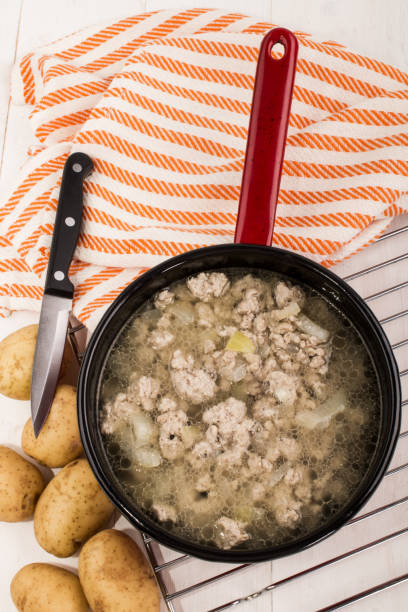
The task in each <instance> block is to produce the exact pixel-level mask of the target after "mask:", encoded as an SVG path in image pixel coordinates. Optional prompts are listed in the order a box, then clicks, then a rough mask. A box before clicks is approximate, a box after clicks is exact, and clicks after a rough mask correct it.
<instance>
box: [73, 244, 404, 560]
mask: <svg viewBox="0 0 408 612" xmlns="http://www.w3.org/2000/svg"><path fill="white" fill-rule="evenodd" d="M237 250H241V251H242V252H243V253H245V252H247V253H248V254H249V253H254V252H257V251H259V252H260V254H262V255H264V256H268V257H273V255H274V254H277V253H278V254H279V255H281V256H284V257H285V258H286V259H287V260H288V261H292V262H293V264H294V265H295V266H296V267H299V266H300V267H303V268H305V269H312V270H313V272H314V273H316V272H317V273H318V274H319V275H320V276H321V277H322V279H323V278H324V279H326V280H328V281H329V282H330V283H331V284H333V283H334V284H335V285H336V286H337V287H338V288H339V289H340V291H342V292H343V293H344V292H345V293H346V294H347V295H348V297H349V298H350V299H351V301H352V302H353V304H354V306H355V307H356V308H357V309H358V310H360V313H361V314H362V315H363V317H364V318H365V319H366V321H367V322H368V323H369V325H370V327H371V331H372V333H373V334H374V335H375V336H376V339H377V343H378V344H379V345H380V346H381V349H382V352H383V356H384V358H385V361H386V364H387V369H388V371H387V378H388V380H389V383H390V384H389V386H390V388H391V394H392V397H391V398H390V402H389V403H390V405H391V406H392V414H391V417H390V418H391V422H390V425H389V427H388V432H386V433H387V440H385V441H384V442H383V446H384V451H383V452H382V454H381V457H380V458H379V459H378V460H377V464H376V465H375V466H374V467H373V465H372V464H371V465H370V466H369V468H368V470H367V472H366V474H365V476H364V481H366V482H365V487H364V488H363V489H362V490H361V491H360V492H358V491H357V492H358V493H359V495H358V496H357V495H356V493H354V495H353V497H352V498H351V501H350V502H349V503H348V504H347V505H346V506H345V507H344V508H343V509H342V510H341V511H339V512H338V514H337V515H336V516H335V517H334V518H333V519H332V520H331V521H329V522H328V523H326V524H325V525H323V526H322V527H320V528H318V529H315V530H314V531H312V532H310V533H309V534H307V535H305V536H303V537H301V538H299V539H296V540H294V541H293V542H287V543H284V544H281V545H278V546H273V547H268V548H263V549H254V550H222V549H216V548H214V547H209V546H208V547H207V546H205V545H201V544H197V543H194V542H192V541H189V540H185V539H183V538H181V537H179V536H176V535H174V534H172V533H171V532H169V531H168V530H166V529H165V528H164V527H162V526H160V525H159V523H156V522H154V521H153V520H151V519H150V518H149V517H147V516H145V515H144V514H143V513H142V512H139V510H137V509H136V508H135V507H134V508H130V507H129V506H130V504H128V503H126V496H125V495H124V494H123V492H122V491H121V490H120V488H119V487H117V486H116V485H115V484H114V482H113V481H112V479H111V478H110V477H109V476H108V475H107V474H106V473H105V471H104V470H103V468H102V467H101V463H102V462H101V460H100V457H99V456H98V452H97V450H96V449H95V448H94V446H93V444H92V436H91V429H90V427H91V423H90V422H89V420H90V419H89V418H88V416H89V415H88V412H87V410H86V405H87V398H86V390H87V381H88V379H89V376H90V374H91V369H92V363H93V361H94V356H95V353H96V351H97V350H98V344H99V342H100V341H101V339H102V337H103V333H104V331H105V330H106V328H107V327H108V326H109V324H110V321H111V320H112V319H113V318H114V317H115V316H116V314H117V312H118V311H119V310H120V309H121V308H122V307H123V305H124V304H125V303H126V302H127V300H128V299H129V298H130V296H131V295H132V294H133V293H134V292H135V291H137V290H138V288H140V287H142V286H146V285H148V284H149V283H150V284H151V282H152V281H153V280H154V279H156V278H157V277H158V275H160V276H162V275H165V273H166V271H169V270H170V269H173V268H175V267H179V266H181V265H183V263H185V262H187V263H190V262H191V261H194V260H203V261H205V259H206V258H207V257H208V256H210V255H222V254H226V253H227V252H234V251H237ZM225 267H228V266H225ZM230 267H233V266H230ZM248 267H250V266H248ZM204 269H205V266H204V267H203V268H202V269H200V271H203V270H204ZM207 269H208V270H211V269H215V268H214V267H211V266H208V268H207ZM259 269H262V267H261V266H260V267H259ZM189 274H191V272H189ZM189 274H186V276H188V275H189ZM156 291H157V289H154V290H152V291H151V294H150V295H153V294H154V293H155V292H156ZM337 307H338V308H340V309H341V306H337ZM345 314H346V313H345ZM122 328H123V325H122ZM356 329H358V327H357V328H356ZM360 333H361V332H360ZM110 346H111V345H110ZM109 348H110V347H109ZM366 348H367V347H366ZM367 350H368V348H367ZM370 354H371V353H370ZM371 357H372V359H373V357H374V355H372V354H371ZM99 374H100V372H99ZM378 384H379V385H380V381H378ZM380 388H381V387H380ZM77 401H78V422H79V429H80V434H81V440H82V444H83V447H84V450H85V454H86V456H87V458H88V461H89V463H90V465H91V468H92V470H93V472H94V475H95V477H96V479H97V480H98V482H99V484H100V485H101V487H102V489H103V490H104V492H105V493H106V495H107V496H108V497H109V498H110V500H111V501H112V502H113V503H114V505H115V506H116V507H117V508H118V509H119V511H120V512H121V514H123V515H124V516H125V518H126V519H127V520H128V521H129V522H130V523H131V524H132V525H133V526H135V527H136V528H138V529H140V530H141V531H143V532H145V533H147V534H148V535H149V536H151V537H152V538H154V539H155V540H156V541H158V542H160V543H161V544H163V545H165V546H167V547H169V548H172V549H175V550H177V551H179V552H181V553H184V554H188V555H192V556H194V557H198V558H201V559H205V560H207V561H218V562H231V563H253V562H260V561H267V560H272V559H275V558H278V557H282V556H286V555H289V554H293V553H296V552H300V551H302V550H305V549H306V548H309V547H310V546H312V545H314V544H317V543H318V542H320V541H321V540H323V539H325V538H326V537H328V536H330V535H332V534H333V533H334V532H336V531H337V530H338V529H339V528H340V527H342V526H344V525H345V524H346V523H347V522H348V520H350V519H351V518H352V517H353V516H354V515H355V514H356V513H357V512H358V511H359V510H360V509H361V508H362V506H363V505H364V504H365V503H366V501H367V500H368V499H369V497H371V495H372V494H373V493H374V491H375V489H376V488H377V486H378V485H379V483H380V481H381V480H382V478H383V476H384V474H385V471H386V469H387V467H388V465H389V463H390V461H391V458H392V455H393V453H394V450H395V446H396V443H397V440H398V433H399V428H400V419H401V385H400V377H399V371H398V366H397V363H396V360H395V357H394V354H393V351H392V348H391V346H390V343H389V341H388V338H387V336H386V334H385V332H384V330H383V329H382V327H381V325H380V323H379V321H378V320H377V318H376V317H375V315H374V313H373V312H372V310H371V309H370V308H369V306H368V305H367V304H366V302H365V301H364V300H363V298H361V297H360V296H359V295H358V293H357V292H356V291H355V290H354V289H353V288H352V287H350V286H349V285H348V284H347V283H346V282H345V281H344V280H343V279H341V278H340V277H339V276H337V275H336V274H335V273H334V272H332V271H330V270H328V269H326V268H324V267H323V266H321V265H320V264H318V263H316V262H314V261H312V260H310V259H307V258H306V257H304V256H303V255H299V254H297V253H292V252H291V251H286V250H284V249H280V248H278V247H272V246H271V247H270V246H263V245H249V244H222V245H215V246H210V247H203V248H200V249H195V250H192V251H188V252H186V253H183V254H181V255H177V256H175V257H172V258H170V259H167V260H166V261H164V262H162V263H160V264H158V265H156V266H154V267H153V268H151V269H150V270H148V271H147V272H145V273H144V274H142V275H141V276H139V277H138V278H137V279H135V280H134V281H133V282H131V283H130V284H129V285H128V286H127V287H126V288H125V289H124V290H123V291H122V292H121V293H120V294H119V295H118V296H117V298H116V299H115V300H114V301H113V302H112V304H111V305H110V306H109V307H108V309H107V311H106V312H105V313H104V315H103V316H102V319H101V320H100V322H99V323H98V325H97V327H96V329H95V331H94V332H93V334H92V336H91V338H90V341H89V343H88V346H87V348H86V351H85V354H84V358H83V361H82V364H81V368H80V373H79V380H78V389H77ZM383 435H384V432H383ZM98 436H99V439H100V440H101V434H100V431H99V430H98ZM100 447H101V448H100V449H99V450H101V449H102V450H103V446H102V444H100ZM371 472H372V474H371Z"/></svg>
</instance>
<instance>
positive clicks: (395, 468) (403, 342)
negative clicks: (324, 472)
mask: <svg viewBox="0 0 408 612" xmlns="http://www.w3.org/2000/svg"><path fill="white" fill-rule="evenodd" d="M406 232H408V225H406V226H404V227H401V228H398V229H396V230H394V231H391V232H389V233H387V234H385V235H383V236H382V237H381V238H380V239H379V240H377V242H376V244H377V245H378V244H379V243H381V242H383V241H390V240H392V239H394V238H396V237H398V236H401V234H404V235H407V234H406ZM407 236H408V235H407ZM405 260H408V252H407V253H402V254H398V255H396V256H395V257H392V258H390V259H387V260H385V261H379V262H377V263H374V264H373V265H372V266H369V267H366V268H364V269H361V270H359V271H357V272H354V273H352V274H348V275H345V276H343V278H344V279H345V280H346V281H347V282H349V283H351V284H353V283H355V281H357V282H358V281H359V280H362V279H364V278H365V277H367V275H369V274H377V275H378V274H380V275H381V279H384V273H387V276H388V277H389V276H390V274H389V272H390V270H391V269H392V267H393V266H396V265H398V264H400V263H401V262H405ZM356 288H357V289H358V287H356ZM405 288H408V281H403V282H400V283H396V284H394V285H393V286H391V287H386V288H384V289H382V290H380V291H377V292H376V293H373V294H371V295H368V296H366V297H365V299H366V301H367V302H369V303H370V305H371V306H372V307H373V304H375V303H376V301H377V300H381V298H384V297H386V296H390V294H394V295H395V297H397V296H398V294H399V293H400V292H402V291H403V290H404V289H405ZM393 301H394V302H395V301H396V300H393ZM401 301H402V300H401ZM405 303H407V302H405ZM374 310H375V309H374ZM407 315H408V308H407V309H405V308H403V309H402V310H400V311H397V312H392V313H391V314H387V316H383V317H381V318H380V319H379V320H380V323H381V324H382V325H383V326H386V325H388V324H390V323H393V322H395V321H398V320H401V319H402V318H403V317H406V316H407ZM406 322H408V317H407V320H406ZM399 327H406V325H405V323H404V325H401V324H400V321H399ZM80 331H83V326H82V325H81V324H79V325H78V324H75V323H74V324H71V326H70V329H69V338H70V341H71V345H72V348H73V350H74V353H75V355H76V357H77V359H78V361H80V359H81V356H82V351H83V346H84V345H83V337H82V346H80V343H79V342H78V332H80ZM400 331H401V330H400V329H399V330H398V332H399V335H398V339H397V340H396V341H395V342H393V343H392V347H393V349H394V351H395V354H396V356H397V359H398V356H399V354H400V352H401V349H402V348H403V347H406V346H408V329H407V331H406V332H405V334H404V335H405V336H406V337H403V338H401V337H400ZM400 376H401V383H402V385H403V387H404V380H406V382H407V383H408V378H407V379H405V377H406V376H408V368H406V369H400ZM407 388H408V387H407ZM403 397H404V394H403ZM407 404H408V399H403V402H402V406H403V407H404V406H406V405H407ZM403 415H404V413H403ZM404 421H406V424H404ZM405 428H406V429H405ZM404 440H407V442H408V420H406V419H405V415H404V416H403V425H402V432H401V433H400V436H399V441H398V446H397V452H396V457H397V464H396V465H394V464H395V461H393V463H392V465H391V468H390V469H389V470H388V472H387V473H386V475H385V477H384V480H383V483H382V484H381V485H380V488H379V489H385V488H386V486H387V481H389V480H390V479H392V478H393V477H394V476H395V475H399V474H401V473H402V472H404V471H405V470H407V468H408V444H407V449H406V450H407V452H406V453H405V457H403V453H400V452H398V449H399V448H400V447H402V446H403V444H404ZM394 460H395V456H394ZM406 493H407V495H402V496H399V495H397V497H396V498H391V499H389V497H390V496H388V497H387V496H386V498H385V499H384V501H383V502H382V503H380V504H378V503H374V505H373V504H372V503H369V504H368V505H367V506H366V508H365V509H363V511H362V513H360V514H359V515H358V516H356V517H355V518H353V519H352V520H351V521H349V522H348V523H347V525H345V526H344V527H343V528H342V530H341V533H345V530H347V529H349V528H350V527H351V526H354V525H357V528H358V530H359V532H362V531H363V526H364V525H365V524H367V522H368V521H369V520H370V519H372V518H374V519H375V520H376V521H377V523H379V522H381V518H382V517H383V516H386V515H387V513H388V512H389V511H392V510H393V509H402V508H404V510H406V511H407V512H408V489H407V491H406ZM380 497H381V496H380ZM383 497H384V496H383ZM391 497H392V496H391ZM375 498H376V499H377V496H376V495H375ZM404 525H408V523H404V524H403V526H400V527H399V528H398V529H392V531H391V532H389V533H385V534H383V533H380V534H378V533H377V534H376V537H374V538H369V540H368V541H367V542H364V543H362V544H361V545H358V546H356V545H352V546H351V547H348V546H347V550H345V551H343V552H339V553H338V554H329V555H328V558H324V557H323V560H321V561H320V562H317V563H310V564H308V565H306V567H303V568H302V567H300V569H298V570H297V571H293V572H287V574H286V575H284V576H283V577H281V578H279V579H277V580H273V581H271V582H269V583H267V582H266V583H265V582H264V584H265V586H262V587H261V588H257V589H256V590H254V591H253V592H251V593H249V594H244V595H239V596H237V597H236V598H235V599H230V598H227V601H223V602H221V603H219V604H218V605H217V606H216V607H213V606H212V607H211V605H210V607H209V608H206V612H223V611H224V610H228V609H230V608H233V607H236V606H239V605H240V604H242V603H244V602H251V601H254V600H256V599H258V598H259V597H261V596H263V595H265V594H267V593H271V592H272V591H274V592H275V591H277V590H278V589H280V588H282V587H284V586H287V585H291V584H293V583H297V581H299V580H300V579H301V578H305V577H310V576H312V575H316V573H318V572H320V571H321V570H324V569H325V568H329V567H331V566H334V567H335V566H337V565H338V564H340V563H341V562H344V561H345V560H346V559H350V558H352V557H357V556H359V555H362V554H363V553H364V552H365V551H374V550H376V548H377V549H378V547H380V545H381V544H384V543H386V542H390V543H391V542H396V541H397V540H398V539H400V538H402V537H403V536H404V534H408V526H404ZM338 533H340V532H338ZM142 536H143V540H142V541H143V544H144V546H145V549H146V554H147V556H148V558H149V560H150V563H151V566H152V568H153V571H154V573H155V575H156V578H157V582H158V584H159V587H160V590H161V592H162V595H163V600H164V602H165V605H166V608H167V610H168V611H169V612H176V611H177V610H187V609H188V610H191V609H192V608H191V605H190V606H189V607H188V608H184V606H183V600H185V599H186V598H187V597H189V596H191V595H192V594H194V593H195V592H197V591H198V590H201V589H209V588H210V587H211V586H212V585H214V584H216V583H219V582H220V581H228V579H229V578H231V577H233V576H237V575H240V574H241V573H242V572H245V571H251V566H250V565H249V564H243V565H238V566H227V568H226V569H223V570H222V571H220V572H218V571H217V573H216V574H214V575H210V576H209V577H208V578H204V579H202V580H200V581H198V582H195V581H194V582H193V583H192V584H188V585H186V586H183V587H181V588H180V587H178V586H175V584H174V582H173V580H172V572H173V571H175V570H177V569H178V568H179V567H180V566H182V565H183V566H189V565H190V564H202V565H203V567H204V565H206V566H207V567H208V565H210V564H209V563H208V562H203V561H200V560H198V559H193V558H191V557H189V556H188V555H179V554H176V553H174V551H172V552H170V551H168V549H165V547H163V546H161V545H159V544H157V543H156V542H154V541H153V540H152V539H151V538H150V537H148V536H147V535H145V534H142ZM333 537H335V536H333ZM355 539H356V540H358V538H355ZM321 546H322V544H318V545H317V546H316V547H315V548H318V547H321ZM169 555H170V556H169ZM166 559H167V560H166ZM275 563H277V562H274V564H275ZM295 565H296V564H295ZM224 567H225V566H224ZM217 570H218V566H217ZM203 574H205V572H203ZM407 581H408V573H403V574H401V575H398V576H395V577H392V578H390V579H389V580H387V581H383V582H381V583H379V584H376V585H374V586H370V587H369V588H366V589H363V590H361V591H359V592H356V593H353V594H351V595H349V596H348V597H347V598H345V599H342V600H338V601H335V602H333V603H331V604H330V605H329V606H325V607H321V608H320V612H323V611H326V610H338V609H342V608H344V607H346V606H350V605H352V604H355V603H356V602H361V601H363V600H365V599H366V598H369V597H372V596H374V595H376V594H379V593H381V592H384V591H386V590H387V589H392V588H394V587H396V586H397V585H400V584H402V583H404V582H407ZM176 582H177V581H176ZM229 592H233V591H231V590H229ZM315 609H316V608H315ZM194 610H195V612H198V609H197V608H196V607H195V606H194Z"/></svg>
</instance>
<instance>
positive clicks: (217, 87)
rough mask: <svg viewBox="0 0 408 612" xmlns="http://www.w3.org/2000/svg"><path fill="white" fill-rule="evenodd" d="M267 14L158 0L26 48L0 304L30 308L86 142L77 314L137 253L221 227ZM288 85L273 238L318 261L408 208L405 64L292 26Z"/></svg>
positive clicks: (199, 241)
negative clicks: (24, 109) (62, 192)
mask: <svg viewBox="0 0 408 612" xmlns="http://www.w3.org/2000/svg"><path fill="white" fill-rule="evenodd" d="M272 27H273V25H272V24H271V23H260V22H258V21H256V20H255V19H253V18H250V17H247V16H245V15H240V14H236V13H233V14H232V13H231V14H225V13H224V12H222V11H218V10H207V9H197V10H185V11H181V12H180V11H179V12H175V11H159V12H154V13H144V14H139V15H135V16H132V17H129V18H126V19H122V20H120V21H117V22H115V23H109V24H107V25H105V26H103V27H102V26H97V27H93V28H88V29H86V30H83V31H81V32H77V33H76V34H73V35H72V36H69V37H66V38H63V39H61V40H58V41H56V42H54V43H52V44H50V45H47V46H45V47H42V48H41V49H38V50H37V51H35V52H33V53H29V54H28V55H26V56H24V57H23V58H22V59H21V60H20V61H19V62H18V64H17V65H16V66H15V69H14V75H13V81H12V100H13V101H14V102H15V103H18V102H20V103H23V104H25V105H30V106H31V114H30V123H31V126H32V129H33V131H34V133H35V137H36V141H37V145H36V146H35V147H33V148H32V150H31V151H30V153H31V154H30V155H29V157H28V160H27V162H26V164H25V165H24V167H23V169H22V171H21V175H20V177H19V179H18V183H17V186H16V187H15V188H14V189H13V190H12V192H11V195H10V197H9V198H8V199H7V200H6V201H3V202H2V208H1V209H0V223H1V233H0V235H1V238H0V249H1V252H0V306H1V307H2V311H3V313H5V312H7V310H14V309H35V310H38V309H39V308H40V300H41V295H42V284H43V281H44V275H45V270H46V266H47V258H48V253H49V246H50V241H51V234H52V230H53V221H54V216H55V208H56V205H57V199H58V188H59V184H60V180H61V170H62V167H63V164H64V161H65V159H66V157H67V155H68V154H69V153H72V152H74V151H84V152H86V153H88V154H89V155H90V156H91V157H92V158H93V160H94V163H95V170H94V172H93V174H92V175H91V176H90V177H89V179H88V180H87V181H86V185H85V208H84V223H83V228H82V234H81V237H80V240H79V243H78V248H77V250H76V254H75V261H74V262H73V264H72V269H71V278H72V279H73V282H74V284H75V287H76V293H75V303H74V313H75V314H76V316H77V317H78V318H79V319H80V320H82V321H83V322H84V323H86V324H87V325H88V327H90V328H91V329H92V328H93V327H94V326H95V324H96V323H97V321H98V319H99V318H100V317H101V315H102V313H103V311H104V310H105V309H106V307H107V305H108V304H109V303H110V302H111V301H112V300H113V299H114V297H115V296H116V295H117V294H118V293H119V292H120V291H121V290H122V289H123V288H124V287H125V286H126V285H127V284H128V283H129V282H131V281H132V280H133V279H134V278H136V277H137V276H138V275H139V274H141V273H142V272H143V271H144V270H146V269H147V268H148V267H150V266H152V265H154V264H157V263H158V262H160V261H162V260H163V259H165V258H167V257H170V256H172V255H175V254H177V253H181V252H183V251H186V250H188V249H193V248H196V247H201V246H205V245H210V244H219V243H224V242H230V241H232V240H233V235H234V224H235V220H236V211H237V204H238V198H239V188H240V180H241V173H242V168H243V162H244V154H245V142H246V135H247V126H248V118H249V112H250V105H251V97H252V88H253V83H254V73H255V66H256V60H257V55H258V49H259V46H260V43H261V40H262V37H263V35H264V34H265V33H266V32H267V31H268V30H269V29H270V28H272ZM296 35H297V37H298V40H299V47H300V49H299V60H298V65H297V75H296V83H295V89H294V100H293V105H292V113H291V118H290V127H289V135H288V140H287V147H286V155H285V162H284V166H283V177H282V183H281V191H280V196H279V205H278V210H277V218H276V225H275V235H274V245H276V246H281V247H284V248H288V249H293V250H296V251H298V252H300V253H302V254H304V255H306V256H308V257H310V258H312V259H314V260H316V261H319V262H321V263H322V264H323V265H325V266H331V265H333V264H335V263H336V262H339V261H341V260H342V259H344V258H346V257H348V256H350V255H351V254H353V253H355V252H356V251H357V250H359V249H361V248H362V247H364V246H365V245H367V244H369V243H370V242H371V241H373V240H374V239H375V237H377V236H379V235H380V234H381V233H382V232H383V231H384V230H385V228H386V227H387V226H388V225H389V223H390V221H391V219H392V217H393V216H395V215H398V214H401V213H403V212H406V211H407V209H408V197H407V192H408V147H407V145H408V112H407V98H408V74H407V73H404V72H402V71H401V70H398V69H396V68H393V67H392V66H388V65H386V64H384V63H382V62H379V61H375V60H372V59H369V58H367V57H363V56H361V55H358V54H355V53H352V52H350V51H349V50H347V49H346V48H345V47H344V46H343V45H340V44H338V43H335V42H332V41H325V42H322V41H318V40H316V39H315V38H313V37H312V36H310V35H309V34H306V33H304V32H296Z"/></svg>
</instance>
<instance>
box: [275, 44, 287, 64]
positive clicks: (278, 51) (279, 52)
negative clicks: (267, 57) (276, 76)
mask: <svg viewBox="0 0 408 612" xmlns="http://www.w3.org/2000/svg"><path fill="white" fill-rule="evenodd" d="M285 51H286V49H285V45H284V44H282V43H281V42H276V43H274V44H273V46H272V49H271V56H272V58H273V59H274V60H280V59H282V57H283V56H284V55H285Z"/></svg>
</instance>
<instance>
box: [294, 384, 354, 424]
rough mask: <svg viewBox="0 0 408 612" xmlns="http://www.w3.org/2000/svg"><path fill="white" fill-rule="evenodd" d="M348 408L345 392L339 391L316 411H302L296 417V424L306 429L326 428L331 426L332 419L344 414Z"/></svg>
mask: <svg viewBox="0 0 408 612" xmlns="http://www.w3.org/2000/svg"><path fill="white" fill-rule="evenodd" d="M345 408H346V395H345V393H344V391H337V393H335V394H334V395H332V396H331V397H329V399H327V400H326V401H325V402H323V404H321V406H320V407H319V408H317V409H316V410H301V411H300V412H298V413H297V415H296V422H297V423H298V424H299V425H300V426H301V427H305V428H306V429H315V428H316V427H321V428H326V427H328V425H329V424H330V421H331V419H332V418H333V417H334V416H336V414H339V413H340V412H343V410H345Z"/></svg>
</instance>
